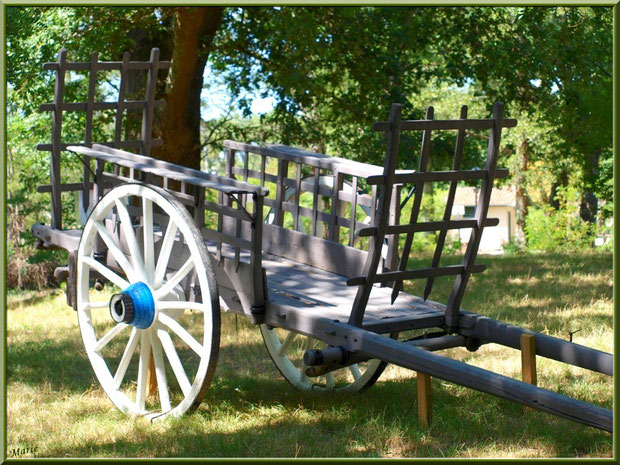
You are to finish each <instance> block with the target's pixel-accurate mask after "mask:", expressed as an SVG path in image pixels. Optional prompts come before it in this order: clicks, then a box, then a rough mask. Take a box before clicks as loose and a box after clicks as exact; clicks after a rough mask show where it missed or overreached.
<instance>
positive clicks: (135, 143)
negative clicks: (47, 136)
mask: <svg viewBox="0 0 620 465" xmlns="http://www.w3.org/2000/svg"><path fill="white" fill-rule="evenodd" d="M163 143H164V141H163V140H162V139H159V138H158V139H153V140H152V141H151V146H152V147H159V146H160V145H163ZM95 145H97V146H99V147H114V142H93V144H92V146H93V147H94V146H95ZM119 145H120V146H121V149H139V148H141V147H142V141H141V140H123V141H121V142H120V144H119ZM83 146H85V144H84V143H82V142H67V143H64V142H63V143H61V144H60V145H59V147H60V150H67V149H68V148H69V147H83ZM36 149H37V150H40V151H43V152H51V151H52V144H37V147H36Z"/></svg>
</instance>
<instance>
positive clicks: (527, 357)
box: [521, 333, 537, 386]
mask: <svg viewBox="0 0 620 465" xmlns="http://www.w3.org/2000/svg"><path fill="white" fill-rule="evenodd" d="M521 371H522V373H523V375H522V377H523V381H524V382H526V383H529V384H533V385H534V386H536V381H537V380H536V336H535V335H534V334H527V333H523V334H521Z"/></svg>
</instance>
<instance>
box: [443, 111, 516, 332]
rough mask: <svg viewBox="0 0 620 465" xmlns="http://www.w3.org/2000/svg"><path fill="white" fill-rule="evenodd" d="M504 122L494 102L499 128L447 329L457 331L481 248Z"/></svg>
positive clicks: (450, 304) (491, 140) (491, 145)
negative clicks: (468, 283)
mask: <svg viewBox="0 0 620 465" xmlns="http://www.w3.org/2000/svg"><path fill="white" fill-rule="evenodd" d="M503 118H504V104H502V103H499V102H496V103H495V104H494V105H493V119H494V120H495V121H496V122H497V123H498V124H496V125H494V126H493V128H492V129H491V135H490V137H489V144H488V149H487V160H486V164H485V167H484V171H486V172H487V173H488V177H486V178H484V179H483V180H482V187H481V189H480V194H479V198H478V201H477V207H476V213H475V218H476V221H477V222H478V227H477V228H473V229H472V230H471V236H470V239H469V242H468V243H467V250H466V251H465V256H464V257H463V265H464V266H465V271H464V272H463V273H462V274H460V275H459V276H457V277H456V280H455V282H454V286H453V288H452V292H451V294H450V297H449V298H448V304H447V307H446V325H448V327H449V328H450V329H454V328H457V327H458V319H459V310H460V305H461V301H462V300H463V295H464V293H465V287H466V286H467V282H468V281H469V275H470V273H471V271H472V270H473V267H474V264H475V261H476V256H477V254H478V247H479V246H480V240H481V238H482V233H483V230H484V221H485V219H486V217H487V212H488V209H489V203H490V201H491V191H492V189H493V179H494V177H495V169H496V167H497V159H498V157H499V141H500V138H501V134H502V127H501V125H500V124H499V122H500V121H501V120H502V119H503Z"/></svg>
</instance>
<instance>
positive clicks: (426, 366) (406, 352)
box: [265, 307, 613, 431]
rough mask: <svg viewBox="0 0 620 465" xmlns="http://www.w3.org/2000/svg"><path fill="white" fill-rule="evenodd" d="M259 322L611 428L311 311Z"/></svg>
mask: <svg viewBox="0 0 620 465" xmlns="http://www.w3.org/2000/svg"><path fill="white" fill-rule="evenodd" d="M278 312H285V314H286V318H285V319H284V320H283V321H282V320H281V319H279V318H278V317H277V315H278ZM265 322H266V323H267V324H271V325H274V326H284V327H285V328H286V329H289V330H294V331H297V332H300V333H302V334H305V335H309V336H311V337H318V336H320V339H321V340H322V341H323V342H325V343H327V344H330V345H334V346H342V347H344V348H345V349H346V350H349V351H359V352H362V353H363V354H365V355H367V356H368V357H372V358H378V359H381V360H384V361H386V362H388V363H393V364H395V365H399V366H402V367H404V368H409V369H411V370H415V371H420V372H423V373H427V374H428V375H430V376H433V377H435V378H439V379H443V380H445V381H448V382H452V383H455V384H458V385H461V386H465V387H469V388H472V389H475V390H478V391H481V392H485V393H488V394H492V395H495V396H497V397H500V398H503V399H507V400H511V401H514V402H518V403H520V404H523V405H526V406H529V407H532V408H534V409H536V410H540V411H543V412H547V413H551V414H553V415H556V416H559V417H562V418H566V419H569V420H572V421H576V422H578V423H582V424H585V425H588V426H592V427H594V428H599V429H603V430H605V431H612V430H613V414H612V412H611V410H608V409H605V408H602V407H598V406H595V405H591V404H588V403H586V402H582V401H579V400H576V399H572V398H570V397H567V396H564V395H562V394H558V393H556V392H552V391H549V390H546V389H542V388H539V387H536V386H532V385H531V384H527V383H524V382H523V381H518V380H515V379H512V378H509V377H507V376H503V375H499V374H497V373H493V372H490V371H487V370H484V369H482V368H478V367H475V366H471V365H467V364H465V363H463V362H459V361H456V360H452V359H450V358H448V357H444V356H441V355H438V354H436V353H433V352H429V351H426V350H424V349H421V348H419V347H415V346H412V345H409V344H406V343H403V342H398V341H395V340H393V339H391V338H389V337H385V336H380V335H378V334H375V333H372V332H370V331H366V330H363V329H361V328H358V327H355V326H352V325H349V324H346V323H342V322H336V321H334V320H331V319H327V318H321V317H317V315H316V313H312V312H304V311H301V310H296V309H295V307H291V308H288V307H287V308H286V309H284V308H273V309H272V310H271V311H269V312H268V313H267V316H266V319H265ZM345 336H346V338H345Z"/></svg>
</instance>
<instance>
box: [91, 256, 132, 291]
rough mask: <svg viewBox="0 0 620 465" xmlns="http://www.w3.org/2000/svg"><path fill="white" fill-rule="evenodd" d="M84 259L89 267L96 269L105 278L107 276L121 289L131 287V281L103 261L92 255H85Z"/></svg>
mask: <svg viewBox="0 0 620 465" xmlns="http://www.w3.org/2000/svg"><path fill="white" fill-rule="evenodd" d="M82 261H83V262H84V263H85V264H87V265H88V266H89V267H91V268H92V269H94V270H95V271H96V272H97V273H99V274H100V275H102V276H103V277H104V278H106V279H107V280H108V281H110V282H111V283H113V284H116V285H117V286H118V287H120V288H121V289H125V288H127V287H129V282H128V281H126V280H125V279H124V278H121V277H120V276H119V275H117V274H116V273H115V272H114V271H112V270H111V269H110V268H108V267H107V266H105V265H103V264H102V263H100V262H98V261H97V260H95V259H94V258H92V257H83V258H82Z"/></svg>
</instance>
